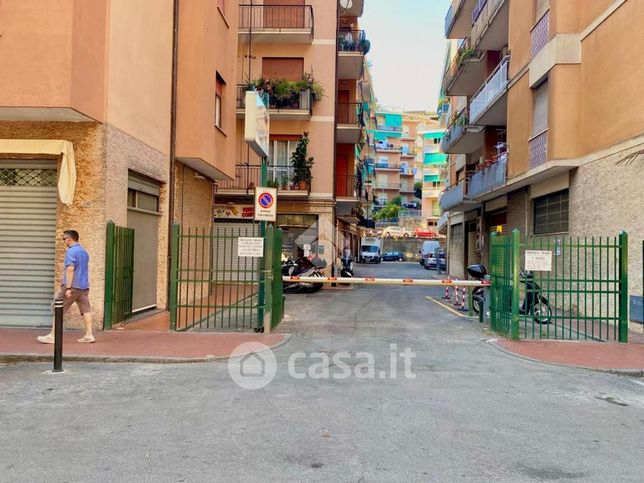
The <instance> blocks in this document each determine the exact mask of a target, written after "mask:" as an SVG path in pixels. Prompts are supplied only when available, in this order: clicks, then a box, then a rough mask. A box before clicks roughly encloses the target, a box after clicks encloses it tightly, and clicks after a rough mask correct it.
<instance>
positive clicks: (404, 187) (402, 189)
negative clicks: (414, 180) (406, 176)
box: [400, 183, 416, 193]
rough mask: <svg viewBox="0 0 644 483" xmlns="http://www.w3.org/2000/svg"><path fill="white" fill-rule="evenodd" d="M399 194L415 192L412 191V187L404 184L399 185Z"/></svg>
mask: <svg viewBox="0 0 644 483" xmlns="http://www.w3.org/2000/svg"><path fill="white" fill-rule="evenodd" d="M400 192H401V193H415V192H416V190H415V189H414V187H413V186H409V185H406V184H404V183H403V184H401V185H400Z"/></svg>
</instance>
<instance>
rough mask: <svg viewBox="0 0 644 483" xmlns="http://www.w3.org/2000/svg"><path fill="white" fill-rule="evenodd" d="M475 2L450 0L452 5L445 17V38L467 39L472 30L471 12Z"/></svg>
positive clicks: (470, 0) (472, 0) (473, 0)
mask: <svg viewBox="0 0 644 483" xmlns="http://www.w3.org/2000/svg"><path fill="white" fill-rule="evenodd" d="M475 6H476V0H452V5H451V6H450V7H449V10H448V11H447V15H446V16H445V37H447V38H448V39H462V38H464V37H467V36H468V35H469V33H470V29H471V28H472V22H471V19H472V11H473V10H474V7H475Z"/></svg>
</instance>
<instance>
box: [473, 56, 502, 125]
mask: <svg viewBox="0 0 644 483" xmlns="http://www.w3.org/2000/svg"><path fill="white" fill-rule="evenodd" d="M509 65H510V57H505V58H504V59H503V60H502V61H501V63H500V64H499V65H498V66H497V67H496V69H494V72H492V74H491V75H490V77H488V79H487V80H486V81H485V84H484V85H483V86H481V88H480V89H479V91H478V92H477V93H476V94H474V97H473V98H472V101H471V103H470V116H471V121H472V123H474V124H479V125H486V126H505V125H506V123H507V117H508V112H507V111H508V96H507V92H508V68H509Z"/></svg>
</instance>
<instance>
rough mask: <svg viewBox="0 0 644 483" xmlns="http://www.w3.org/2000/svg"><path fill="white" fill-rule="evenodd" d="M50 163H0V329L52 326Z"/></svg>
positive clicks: (52, 183) (53, 188)
mask: <svg viewBox="0 0 644 483" xmlns="http://www.w3.org/2000/svg"><path fill="white" fill-rule="evenodd" d="M56 183H57V172H56V165H55V163H54V162H47V161H42V162H23V161H12V162H11V161H10V162H0V226H1V227H2V230H0V326H20V327H38V326H51V320H52V312H51V302H52V299H53V290H54V270H55V236H56V202H57V189H56Z"/></svg>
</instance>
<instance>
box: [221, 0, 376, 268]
mask: <svg viewBox="0 0 644 483" xmlns="http://www.w3.org/2000/svg"><path fill="white" fill-rule="evenodd" d="M362 8H363V2H362V1H359V2H353V6H352V7H351V9H343V8H342V7H341V6H340V4H339V3H337V2H329V1H326V0H307V1H306V2H305V1H304V0H290V1H283V0H280V1H275V0H264V1H263V2H252V4H244V5H240V7H239V28H238V36H239V43H238V51H237V66H236V67H237V68H236V72H237V78H236V80H235V81H234V83H235V84H236V99H237V101H236V102H237V104H236V117H237V121H236V123H235V125H234V126H233V127H232V128H231V136H232V137H234V139H235V144H236V147H235V151H234V155H233V156H234V159H235V160H236V167H235V174H234V178H233V179H232V180H228V181H223V182H219V183H218V184H217V191H216V195H215V213H216V215H215V216H216V219H215V222H216V223H217V222H219V223H234V224H243V223H247V222H250V221H251V220H252V209H253V200H252V196H253V192H254V188H255V186H259V185H260V179H261V159H259V158H258V156H257V155H256V154H255V153H254V152H252V151H251V150H250V149H248V147H247V145H246V143H245V142H244V116H245V114H244V109H245V93H246V91H248V90H257V91H258V92H263V93H266V94H268V102H269V106H268V107H269V114H270V156H269V159H268V185H270V186H274V187H276V188H277V189H278V217H277V224H278V225H279V226H280V227H281V228H282V229H283V230H284V252H285V254H286V255H289V256H301V255H304V254H306V255H308V254H310V253H313V252H314V253H318V254H319V255H320V256H321V257H322V258H324V259H326V260H327V262H328V263H329V266H331V262H332V261H333V260H334V257H335V255H334V253H333V247H334V246H335V245H337V244H338V241H337V237H338V233H337V226H336V222H337V220H336V199H337V201H338V203H337V204H338V206H340V205H342V204H344V203H352V205H351V207H354V206H355V204H356V202H357V199H358V194H357V189H356V171H355V169H356V163H355V145H356V144H357V143H358V142H359V140H360V137H361V125H360V112H361V111H360V107H361V105H360V104H359V103H358V101H357V99H356V93H357V85H356V81H357V80H358V79H360V77H361V75H362V65H363V61H364V50H365V45H366V43H365V37H364V34H363V33H361V32H359V31H358V29H357V28H355V25H357V20H356V19H357V17H358V16H359V15H361V14H362ZM345 24H346V25H347V28H348V29H349V30H346V31H345V30H342V29H339V25H345ZM352 26H353V27H354V28H353V29H351V28H352ZM349 39H351V42H350V41H349ZM336 64H337V71H336ZM305 134H306V135H307V136H308V139H309V144H308V156H309V157H312V158H313V160H314V163H313V166H312V177H311V179H310V180H307V181H306V182H304V183H302V182H297V181H296V180H295V179H294V174H295V173H294V168H293V165H292V161H291V155H292V154H293V152H294V151H295V149H296V147H297V145H298V142H299V141H300V140H301V139H302V138H303V137H304V136H305ZM347 216H348V217H350V216H351V210H350V209H349V213H348V215H347ZM305 252H306V253H305Z"/></svg>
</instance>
